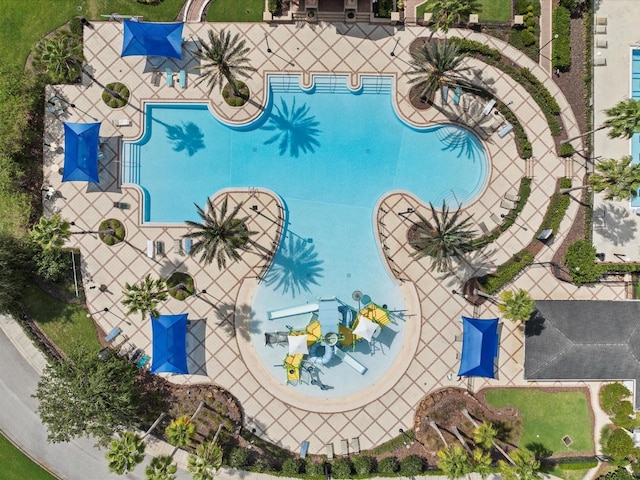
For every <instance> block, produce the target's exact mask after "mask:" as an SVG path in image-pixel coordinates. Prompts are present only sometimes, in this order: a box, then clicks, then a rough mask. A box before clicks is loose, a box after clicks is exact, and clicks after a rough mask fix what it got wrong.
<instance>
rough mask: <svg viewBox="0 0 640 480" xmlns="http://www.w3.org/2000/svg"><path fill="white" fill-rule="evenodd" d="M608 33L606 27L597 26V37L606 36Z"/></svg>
mask: <svg viewBox="0 0 640 480" xmlns="http://www.w3.org/2000/svg"><path fill="white" fill-rule="evenodd" d="M606 33H607V26H606V25H596V35H605V34H606Z"/></svg>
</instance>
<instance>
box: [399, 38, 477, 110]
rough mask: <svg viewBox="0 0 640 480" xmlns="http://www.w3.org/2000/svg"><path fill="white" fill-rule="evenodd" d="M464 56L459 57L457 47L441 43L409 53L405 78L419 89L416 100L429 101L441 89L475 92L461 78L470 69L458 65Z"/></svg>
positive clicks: (428, 43)
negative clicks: (456, 88) (410, 68)
mask: <svg viewBox="0 0 640 480" xmlns="http://www.w3.org/2000/svg"><path fill="white" fill-rule="evenodd" d="M466 56H467V55H466V53H461V52H460V49H459V48H458V45H457V44H455V43H450V42H447V41H446V40H445V41H442V42H427V43H425V44H424V45H423V46H422V47H421V48H419V49H418V50H416V51H414V52H412V53H411V57H412V59H411V61H410V62H409V63H410V65H411V67H412V68H413V70H412V71H409V72H406V73H405V75H407V76H409V77H413V78H411V79H410V80H409V83H410V84H411V83H415V84H416V85H417V86H418V87H419V88H420V93H419V97H420V98H422V99H424V98H428V99H431V98H433V96H434V95H435V94H436V92H437V91H438V89H440V88H441V87H443V86H445V85H446V86H448V87H460V88H463V89H465V90H479V88H478V87H477V86H475V85H474V84H473V83H472V82H471V81H469V80H468V79H466V78H465V77H463V76H462V75H461V74H462V73H463V72H465V71H467V70H469V68H470V67H468V66H467V67H465V66H463V65H462V60H463V59H464V58H465V57H466Z"/></svg>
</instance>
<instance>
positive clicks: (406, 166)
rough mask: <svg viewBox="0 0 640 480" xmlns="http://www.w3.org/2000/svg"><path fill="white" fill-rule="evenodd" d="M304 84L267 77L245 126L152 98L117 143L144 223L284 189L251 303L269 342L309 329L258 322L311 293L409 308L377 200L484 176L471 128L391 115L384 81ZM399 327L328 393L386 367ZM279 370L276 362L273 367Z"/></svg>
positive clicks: (466, 195)
mask: <svg viewBox="0 0 640 480" xmlns="http://www.w3.org/2000/svg"><path fill="white" fill-rule="evenodd" d="M299 80H300V79H299V77H298V76H273V77H270V97H269V101H268V104H267V107H266V109H265V112H264V113H263V114H262V115H261V116H260V118H258V119H257V120H256V121H254V122H252V123H251V124H249V125H246V126H243V127H234V126H228V125H225V124H223V123H221V122H220V121H218V120H216V119H215V118H214V117H213V116H212V115H211V114H210V112H209V110H208V108H207V107H206V105H200V104H148V105H147V106H146V125H145V132H144V135H143V137H142V138H141V139H140V140H139V141H136V142H125V144H124V147H123V172H122V174H123V180H124V181H123V183H134V184H137V185H139V186H140V187H141V188H142V190H143V192H144V195H145V206H144V212H145V213H144V221H145V222H161V223H174V222H179V223H181V222H183V221H184V220H187V219H189V220H199V218H198V216H197V214H196V210H195V208H194V206H193V204H194V202H195V203H197V204H199V205H204V204H205V201H206V199H207V197H209V196H212V195H213V194H215V193H216V192H217V191H219V190H220V189H223V188H226V187H262V188H267V189H270V190H272V191H274V192H275V193H277V194H278V195H280V196H281V198H282V200H283V202H284V204H285V208H286V210H287V215H288V220H289V223H288V225H287V228H286V230H285V235H284V238H283V240H282V242H281V245H280V248H279V250H278V252H277V254H276V256H275V257H274V261H273V264H272V266H271V268H270V270H269V271H268V272H267V274H266V276H265V277H264V279H263V281H262V282H261V283H260V287H259V289H258V291H257V292H256V294H255V296H254V298H253V304H252V305H251V307H252V310H253V312H254V317H255V319H256V322H257V323H256V325H255V327H256V328H254V329H252V332H251V334H252V335H255V336H256V342H263V341H264V337H263V332H264V331H265V330H276V329H280V328H284V326H285V324H292V323H293V324H295V323H296V322H299V323H301V325H298V324H295V325H292V326H295V327H304V324H305V322H306V321H307V320H308V319H306V318H300V319H296V318H289V319H285V320H284V321H283V322H281V323H282V325H279V324H278V323H277V322H269V321H266V320H265V313H266V312H267V311H269V310H274V309H280V308H286V307H291V306H295V305H299V304H304V303H307V302H316V301H317V299H318V297H324V298H326V297H334V296H337V297H338V298H339V299H341V300H344V301H346V302H348V303H350V304H352V305H353V306H357V304H354V302H353V300H352V292H353V291H355V290H360V291H362V292H363V293H365V294H367V295H369V296H370V297H371V298H372V299H373V301H375V302H376V303H379V304H387V305H388V306H389V308H390V309H392V310H398V311H404V310H405V307H404V301H403V298H402V296H401V294H400V290H399V288H398V287H397V285H396V282H395V281H394V279H392V278H391V277H390V275H389V274H388V273H387V271H386V269H385V268H384V264H383V262H382V259H381V256H380V253H379V249H378V246H377V244H376V239H375V237H374V228H373V222H374V212H373V207H374V205H375V203H376V202H377V201H378V200H379V199H380V197H381V196H382V195H384V194H385V193H386V192H389V191H391V190H396V189H403V190H408V191H410V192H411V193H413V194H414V195H416V196H418V197H419V198H421V199H422V200H424V201H425V202H429V201H431V202H433V203H434V204H436V205H440V204H441V203H442V200H443V199H445V200H446V201H447V203H448V204H449V205H451V206H452V207H454V208H455V207H456V206H457V205H458V203H462V204H466V203H469V202H471V201H473V200H474V199H475V198H476V197H477V196H478V195H479V194H480V192H481V190H482V189H483V187H484V185H485V183H486V180H487V176H488V162H487V157H486V154H485V151H484V148H483V146H482V144H481V143H480V142H479V141H478V139H477V138H476V137H475V136H474V135H473V134H472V133H470V132H469V131H467V130H465V129H463V128H459V127H456V126H454V125H442V126H437V127H431V128H423V129H418V128H414V127H411V126H409V125H407V124H406V123H404V122H403V121H401V120H400V119H399V118H398V117H397V115H396V114H395V112H394V110H393V106H392V100H391V96H392V79H391V78H386V77H369V78H364V79H363V83H362V87H361V89H360V90H358V91H356V92H352V91H351V90H349V88H348V87H347V77H316V78H315V83H314V87H313V88H312V89H311V90H309V91H304V90H302V89H301V88H299ZM407 206H408V205H407ZM404 207H406V206H404ZM391 214H392V215H393V214H394V213H393V212H391ZM212 268H215V267H212ZM407 313H408V314H409V315H410V314H411V312H407ZM399 316H400V317H402V315H399ZM407 318H409V317H407ZM414 321H419V319H414ZM401 323H402V322H400V323H399V325H398V326H397V327H394V329H392V330H391V331H390V332H391V333H390V334H391V335H393V337H394V338H393V341H388V342H387V343H388V345H387V346H386V348H385V349H384V355H380V354H378V356H376V357H373V356H372V357H371V358H373V360H371V359H367V360H368V361H369V362H373V364H369V366H370V367H372V368H369V372H367V375H366V376H360V375H357V374H356V373H355V372H344V376H343V378H344V379H346V380H347V381H345V382H343V388H341V389H335V390H331V391H330V392H329V393H328V394H327V393H326V392H323V394H324V395H329V396H332V395H333V396H336V395H342V394H346V393H350V392H351V391H357V390H358V389H359V388H361V386H362V385H361V384H362V382H363V381H365V382H367V383H370V382H371V381H373V380H375V378H376V376H377V375H381V374H382V373H384V371H385V369H386V368H388V367H389V366H390V365H391V362H390V358H392V357H393V355H394V354H396V353H397V351H398V349H399V348H400V346H401V344H402V339H403V332H404V330H403V328H402V324H401ZM273 351H277V350H276V349H271V350H269V349H258V354H259V356H261V358H262V360H263V362H264V363H265V365H267V366H269V367H271V366H272V365H274V362H276V363H277V362H282V355H283V354H282V351H277V352H278V353H276V354H275V355H279V358H274V357H273V355H274V353H273ZM361 353H362V354H363V355H365V354H368V352H361ZM357 354H358V352H355V353H354V355H357ZM376 362H379V363H380V365H376ZM282 372H283V369H282V368H281V367H273V374H274V375H276V376H278V375H279V376H282V375H283V373H282ZM350 375H355V376H354V377H353V381H350V380H349V379H350ZM310 394H313V393H312V392H311V393H310Z"/></svg>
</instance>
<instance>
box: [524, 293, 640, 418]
mask: <svg viewBox="0 0 640 480" xmlns="http://www.w3.org/2000/svg"><path fill="white" fill-rule="evenodd" d="M536 308H537V312H536V313H535V315H534V316H533V317H532V318H531V320H529V321H528V322H527V323H526V326H525V350H524V352H525V355H524V378H525V379H526V380H629V379H632V380H636V382H637V381H638V380H640V328H639V327H640V302H638V301H581V300H540V301H537V302H536ZM638 390H640V389H637V388H636V399H635V404H636V410H637V409H638V408H639V407H640V395H639V394H638Z"/></svg>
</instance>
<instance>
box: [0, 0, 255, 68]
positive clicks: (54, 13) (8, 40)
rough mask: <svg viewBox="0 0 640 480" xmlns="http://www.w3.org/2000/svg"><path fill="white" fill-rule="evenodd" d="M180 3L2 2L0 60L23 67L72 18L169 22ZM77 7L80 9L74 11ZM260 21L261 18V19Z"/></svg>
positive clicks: (173, 0) (172, 0) (167, 0)
mask: <svg viewBox="0 0 640 480" xmlns="http://www.w3.org/2000/svg"><path fill="white" fill-rule="evenodd" d="M183 3H184V2H183V0H163V1H162V2H160V3H159V4H158V5H153V6H151V5H144V4H141V3H136V2H134V1H133V0H56V1H55V4H54V3H52V2H51V0H28V1H24V0H4V2H2V15H1V16H0V61H1V62H5V63H15V64H18V65H22V64H24V62H25V60H26V59H27V56H28V55H29V52H30V51H31V49H32V48H33V46H34V45H35V44H36V43H37V42H38V40H40V39H41V38H42V37H44V36H45V35H47V34H48V33H49V32H51V31H52V30H55V29H56V28H58V27H60V26H61V25H64V24H65V23H66V22H68V21H69V19H71V18H72V17H74V16H76V15H83V16H85V17H87V18H88V19H89V20H100V19H101V17H100V15H107V14H109V13H119V14H120V15H142V16H144V19H145V20H149V21H172V20H175V18H176V15H177V14H178V12H180V7H181V6H182V4H183ZM78 6H81V7H82V10H81V11H79V10H78V9H77V7H78ZM260 18H261V19H262V15H261V17H260Z"/></svg>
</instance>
